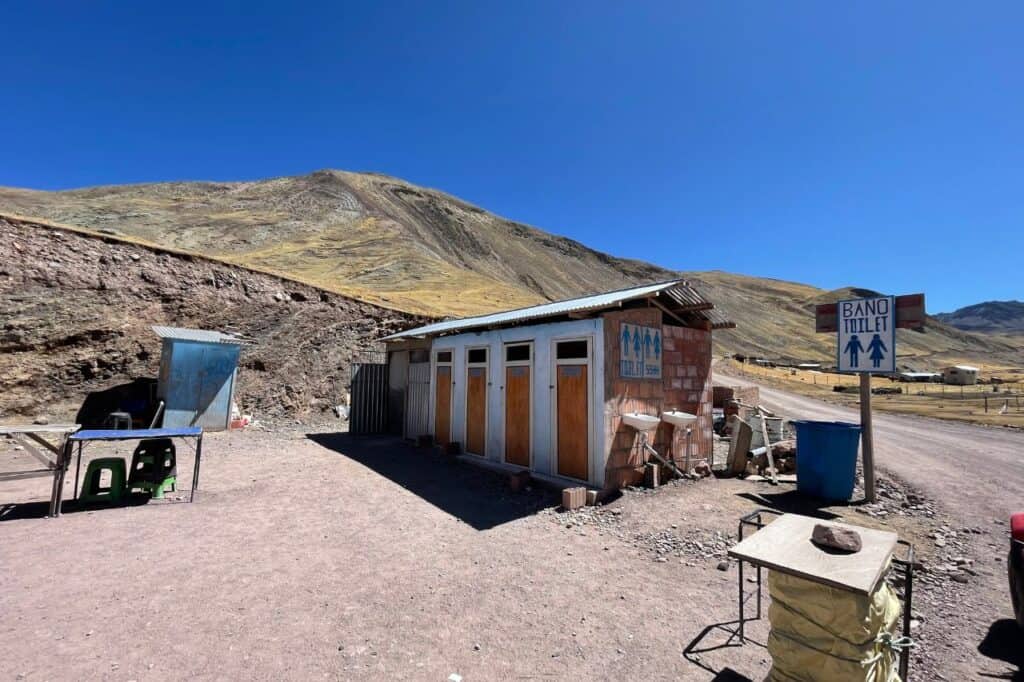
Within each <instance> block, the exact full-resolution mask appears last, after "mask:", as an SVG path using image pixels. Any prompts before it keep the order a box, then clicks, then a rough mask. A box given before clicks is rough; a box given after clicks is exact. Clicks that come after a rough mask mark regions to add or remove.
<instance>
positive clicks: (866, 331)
mask: <svg viewBox="0 0 1024 682" xmlns="http://www.w3.org/2000/svg"><path fill="white" fill-rule="evenodd" d="M836 320H837V322H838V327H839V345H838V347H837V349H836V353H837V362H836V364H837V366H838V367H839V371H840V372H868V373H879V374H883V373H887V372H895V371H896V297H895V296H879V297H876V298H855V299H853V300H849V301H839V302H838V303H837V304H836Z"/></svg>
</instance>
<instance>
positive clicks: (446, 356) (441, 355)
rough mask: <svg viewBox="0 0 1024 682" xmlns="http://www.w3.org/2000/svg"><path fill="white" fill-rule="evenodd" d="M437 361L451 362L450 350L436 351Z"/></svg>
mask: <svg viewBox="0 0 1024 682" xmlns="http://www.w3.org/2000/svg"><path fill="white" fill-rule="evenodd" d="M437 361H438V362H451V361H452V352H451V351H450V350H439V351H437Z"/></svg>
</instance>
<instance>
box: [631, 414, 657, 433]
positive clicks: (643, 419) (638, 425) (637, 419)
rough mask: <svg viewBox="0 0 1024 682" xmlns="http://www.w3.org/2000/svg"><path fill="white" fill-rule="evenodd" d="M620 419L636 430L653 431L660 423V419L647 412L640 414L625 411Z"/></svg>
mask: <svg viewBox="0 0 1024 682" xmlns="http://www.w3.org/2000/svg"><path fill="white" fill-rule="evenodd" d="M622 421H623V422H624V423H625V424H626V425H627V426H632V427H633V428H634V429H636V430H637V431H653V430H654V429H656V428H658V424H660V423H661V420H660V419H658V418H657V417H652V416H651V415H649V414H640V413H639V412H627V413H626V414H624V415H622Z"/></svg>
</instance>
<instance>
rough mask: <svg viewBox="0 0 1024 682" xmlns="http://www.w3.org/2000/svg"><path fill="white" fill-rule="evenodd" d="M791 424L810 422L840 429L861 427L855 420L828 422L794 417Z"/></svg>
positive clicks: (814, 424)
mask: <svg viewBox="0 0 1024 682" xmlns="http://www.w3.org/2000/svg"><path fill="white" fill-rule="evenodd" d="M789 423H790V424H809V425H812V426H829V427H834V428H840V429H859V428H860V424H854V423H853V422H828V421H815V420H813V419H792V420H790V422H789Z"/></svg>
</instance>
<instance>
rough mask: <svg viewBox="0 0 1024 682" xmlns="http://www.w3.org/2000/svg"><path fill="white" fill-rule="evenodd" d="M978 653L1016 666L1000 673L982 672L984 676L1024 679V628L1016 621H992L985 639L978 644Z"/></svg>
mask: <svg viewBox="0 0 1024 682" xmlns="http://www.w3.org/2000/svg"><path fill="white" fill-rule="evenodd" d="M978 653H980V654H981V655H982V656H986V657H988V658H991V659H994V660H997V661H1002V662H1004V663H1008V664H1010V665H1011V666H1013V667H1014V668H1016V670H1010V671H1006V672H1000V673H984V674H983V676H984V677H988V678H993V679H999V680H1024V630H1021V628H1020V627H1019V626H1018V625H1017V621H1015V620H1013V619H1010V618H1004V619H1002V620H997V621H996V622H994V623H992V625H991V626H989V629H988V634H987V635H985V639H983V640H982V641H981V644H979V645H978Z"/></svg>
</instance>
